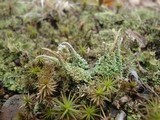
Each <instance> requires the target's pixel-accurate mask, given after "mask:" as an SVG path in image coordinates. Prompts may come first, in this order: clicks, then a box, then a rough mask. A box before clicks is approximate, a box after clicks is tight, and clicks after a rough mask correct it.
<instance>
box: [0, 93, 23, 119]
mask: <svg viewBox="0 0 160 120" xmlns="http://www.w3.org/2000/svg"><path fill="white" fill-rule="evenodd" d="M22 103H23V102H22V95H14V96H12V97H10V98H9V99H8V100H7V101H6V102H5V103H4V104H3V106H2V108H1V110H0V111H1V112H0V120H12V119H13V118H14V116H15V115H17V114H18V113H19V112H20V111H21V110H20V106H22Z"/></svg>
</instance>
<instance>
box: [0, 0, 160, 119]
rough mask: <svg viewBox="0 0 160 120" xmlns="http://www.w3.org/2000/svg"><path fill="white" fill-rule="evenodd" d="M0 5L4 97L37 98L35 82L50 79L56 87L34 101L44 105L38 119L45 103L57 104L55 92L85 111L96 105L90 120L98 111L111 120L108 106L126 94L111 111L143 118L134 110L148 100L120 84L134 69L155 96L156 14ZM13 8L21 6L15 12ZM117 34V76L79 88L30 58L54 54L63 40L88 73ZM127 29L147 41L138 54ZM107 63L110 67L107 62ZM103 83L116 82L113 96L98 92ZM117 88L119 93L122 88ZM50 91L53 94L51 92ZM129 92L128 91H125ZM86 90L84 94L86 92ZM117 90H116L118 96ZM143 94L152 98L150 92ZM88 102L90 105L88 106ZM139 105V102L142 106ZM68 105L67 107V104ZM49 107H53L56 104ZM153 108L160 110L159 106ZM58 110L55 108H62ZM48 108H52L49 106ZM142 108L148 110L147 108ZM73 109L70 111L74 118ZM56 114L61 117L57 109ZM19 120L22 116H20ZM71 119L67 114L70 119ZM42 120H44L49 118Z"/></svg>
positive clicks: (159, 48)
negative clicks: (126, 99)
mask: <svg viewBox="0 0 160 120" xmlns="http://www.w3.org/2000/svg"><path fill="white" fill-rule="evenodd" d="M0 3H2V4H0V5H1V7H0V51H1V52H0V81H1V83H2V88H4V89H6V90H7V91H5V92H8V91H9V92H13V94H14V93H24V94H27V93H29V94H34V95H35V96H34V99H38V97H37V96H38V95H39V94H40V91H41V88H39V86H40V82H39V81H40V80H41V79H44V78H47V79H54V81H56V84H57V85H56V86H54V85H53V84H52V83H50V82H48V84H50V85H51V89H50V90H51V92H53V94H50V92H48V91H47V93H46V95H43V97H44V98H41V99H44V100H42V101H40V102H42V103H43V104H46V106H45V107H44V108H45V111H41V110H40V109H38V110H39V111H40V112H42V115H43V117H44V116H45V115H46V114H47V112H46V111H48V110H49V109H51V108H50V107H49V104H50V103H49V102H50V101H51V99H52V98H53V99H55V98H58V99H59V100H61V97H60V93H62V94H63V95H64V94H65V96H70V94H72V95H73V94H76V96H79V97H80V98H79V100H78V102H77V103H78V104H85V105H86V106H87V105H92V106H96V105H97V104H98V105H97V106H98V107H97V106H96V107H97V108H96V109H95V110H93V111H96V113H94V114H95V116H94V115H93V118H94V119H98V118H99V116H98V115H97V114H99V115H101V116H104V113H103V112H104V111H105V113H106V116H108V117H111V118H113V117H114V116H113V115H111V113H110V111H111V109H113V107H115V106H116V107H117V106H118V104H116V105H113V104H114V102H115V101H116V100H119V99H120V98H122V97H123V96H125V95H127V96H129V97H130V98H131V99H132V100H131V101H129V102H128V105H122V106H121V105H120V104H119V105H120V108H118V107H117V108H114V110H115V109H116V110H124V111H127V117H128V119H129V120H134V119H144V118H143V115H141V114H140V113H142V114H147V113H145V112H144V111H146V110H144V111H143V112H144V113H143V112H141V111H140V110H141V109H140V110H139V107H141V106H145V105H148V103H147V100H146V99H148V100H149V99H150V97H149V98H145V99H143V97H142V98H139V96H138V95H137V94H139V93H138V92H137V91H135V90H133V89H136V88H134V85H133V86H132V85H130V83H123V82H125V81H123V80H122V79H129V78H128V74H129V72H130V70H131V69H134V70H136V71H137V73H138V74H139V78H140V79H141V80H142V81H143V82H144V83H146V84H148V85H149V86H150V87H152V88H153V89H154V90H155V91H156V92H157V94H160V86H159V85H160V81H159V80H160V62H159V59H160V28H159V27H160V14H159V12H158V11H156V10H154V9H148V8H137V9H127V10H126V9H125V8H120V9H118V11H116V10H115V11H114V10H110V9H106V8H103V7H99V6H94V5H77V6H74V8H72V10H71V11H68V12H66V13H64V15H60V14H61V13H59V12H58V10H57V11H56V10H53V11H50V10H46V11H41V10H39V8H37V9H36V8H35V9H34V5H33V6H32V7H31V8H28V7H29V6H30V3H29V2H27V3H25V4H24V3H23V2H19V1H13V2H7V1H1V2H0ZM19 5H21V7H18V6H19ZM120 29H121V31H120V33H119V36H118V37H119V38H118V39H121V38H123V39H124V41H123V42H122V47H121V55H122V56H121V57H122V58H121V60H122V66H123V68H122V69H121V73H120V74H119V73H118V75H117V74H112V76H105V77H104V76H103V75H102V76H101V75H100V76H98V75H97V76H96V75H95V76H94V77H93V80H92V82H91V84H89V85H88V84H86V83H85V82H83V81H81V82H82V83H81V82H80V83H77V82H75V79H74V78H72V75H68V73H67V72H66V71H65V70H64V69H63V68H62V67H59V66H58V65H57V64H55V63H53V64H52V63H50V62H49V63H48V62H45V61H36V60H35V58H36V56H38V55H41V54H43V53H44V52H43V51H42V50H41V48H43V47H46V48H50V49H52V50H53V51H57V46H58V45H59V44H60V43H62V42H64V41H65V42H69V43H70V44H71V45H72V46H73V48H74V49H75V50H76V51H77V53H79V54H80V55H81V56H82V58H84V59H85V60H86V61H88V63H89V67H90V68H93V67H94V65H93V64H94V63H95V62H96V61H97V60H98V58H100V56H103V55H104V54H108V55H111V56H112V55H113V53H112V52H113V51H112V50H110V48H112V47H113V46H114V45H115V44H113V43H114V41H115V39H116V38H115V37H116V35H117V34H118V31H119V30H120ZM128 29H131V30H132V31H136V32H137V33H138V34H140V35H141V36H143V37H145V39H147V41H148V44H147V45H146V46H145V48H143V49H141V48H140V47H139V45H138V44H137V43H136V42H131V41H132V40H131V38H130V37H128V35H127V34H126V31H127V30H128ZM139 49H141V51H140V53H141V54H140V55H139V56H138V57H135V56H134V55H135V53H138V52H139ZM106 52H108V53H106ZM44 54H47V53H44ZM70 57H71V56H68V54H64V55H63V59H65V61H67V62H70V60H68V59H70ZM111 59H112V57H111ZM108 60H109V59H108ZM109 62H113V60H112V61H109ZM111 64H112V63H111ZM105 65H106V64H105ZM71 70H72V69H71ZM112 70H113V69H112ZM46 71H49V72H46ZM110 71H111V70H110ZM144 71H146V72H144ZM103 72H104V71H103ZM103 72H102V73H103ZM73 73H74V71H73ZM70 74H72V72H70ZM107 75H108V74H107ZM46 76H47V77H46ZM48 76H50V78H48ZM104 79H112V80H115V81H118V82H116V85H113V86H112V84H111V86H112V87H113V89H112V90H113V93H110V92H108V93H103V92H104V91H103V89H102V90H101V89H99V86H100V87H101V86H103V80H104ZM52 85H53V86H52ZM57 86H58V87H57ZM120 86H121V87H122V88H123V87H124V88H123V89H122V88H121V87H120ZM52 87H53V89H54V90H52ZM112 87H111V88H112ZM132 87H133V89H131V88H132ZM83 88H84V89H83ZM88 89H89V91H90V92H88ZM115 89H116V90H115ZM85 90H86V91H85ZM114 90H115V91H114ZM117 90H118V91H119V93H118V94H117ZM86 92H87V95H88V94H89V97H87V98H85V97H83V95H84V96H86ZM105 92H107V91H105ZM96 93H97V94H98V95H99V94H101V93H102V94H101V95H100V98H97V99H100V100H101V101H102V102H105V104H106V105H107V107H106V106H103V110H102V108H101V110H97V109H99V106H100V105H99V104H100V103H101V101H99V102H100V103H97V102H98V101H96V98H94V97H95V96H97V95H96ZM5 94H6V93H4V92H1V93H0V96H2V99H4V98H3V96H4V95H5ZM142 95H144V94H141V96H142ZM147 95H149V96H152V93H148V94H147ZM153 96H154V95H153ZM106 97H107V99H106ZM64 99H65V97H64V96H63V97H62V100H64ZM70 99H72V98H69V99H68V101H70ZM108 99H109V100H108ZM90 100H91V101H92V102H89V101H90ZM47 101H48V102H47ZM95 101H96V102H95ZM142 101H145V102H144V103H142ZM65 102H67V101H65ZM70 102H73V99H72V100H71V101H70ZM77 103H76V104H77ZM96 103H97V104H96ZM31 104H32V105H31V107H33V108H34V109H35V106H36V104H37V102H35V100H33V101H32V103H31ZM55 104H56V105H57V106H58V105H59V102H56V103H55ZM64 104H65V103H64ZM66 104H69V103H66ZM74 104H75V102H74ZM74 104H73V106H72V105H71V106H70V107H73V109H76V110H77V105H75V106H74ZM157 104H158V105H160V104H159V103H157ZM61 105H62V104H60V107H62V106H61ZM51 106H52V107H54V105H51ZM27 107H28V106H27ZM93 108H94V107H93ZM143 108H145V107H143ZM61 109H62V108H61ZM105 109H106V110H105ZM147 109H150V108H149V107H148V108H147ZM151 109H152V107H151ZM158 109H159V108H158ZM76 110H75V111H72V112H73V113H74V112H75V113H76V112H77V111H76ZM30 112H31V113H32V114H33V116H30V117H33V118H34V117H37V116H38V115H37V114H36V113H34V112H32V111H30ZM54 112H55V111H53V113H54ZM61 112H62V114H63V110H62V111H61ZM139 112H140V113H139ZM77 113H78V112H77ZM55 114H56V115H55ZM55 114H53V118H56V117H57V116H60V115H59V114H58V115H57V113H56V112H55ZM66 114H67V113H66ZM23 115H26V113H25V114H23ZM47 115H49V113H48V114H47ZM54 115H55V116H54ZM68 115H70V113H68ZM75 115H77V114H75ZM66 116H67V115H66ZM66 116H65V115H64V116H60V118H62V119H63V117H64V119H65V117H66ZM73 116H74V115H71V118H72V117H73ZM153 116H154V115H153ZM43 117H42V118H43ZM154 117H155V116H154ZM73 118H74V117H73ZM76 118H77V117H76ZM149 118H150V116H149ZM46 119H49V117H48V118H46ZM67 119H68V118H67ZM157 120H158V119H157Z"/></svg>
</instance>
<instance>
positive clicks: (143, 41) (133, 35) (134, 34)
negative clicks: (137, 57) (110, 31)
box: [126, 29, 148, 48]
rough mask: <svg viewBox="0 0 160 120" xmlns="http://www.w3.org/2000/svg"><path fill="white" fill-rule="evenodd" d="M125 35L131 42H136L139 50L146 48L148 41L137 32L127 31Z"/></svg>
mask: <svg viewBox="0 0 160 120" xmlns="http://www.w3.org/2000/svg"><path fill="white" fill-rule="evenodd" d="M126 34H127V35H128V36H129V37H130V38H131V39H132V41H135V40H136V41H137V43H138V45H139V47H140V48H145V47H146V46H147V44H148V40H147V39H146V38H145V37H143V36H142V35H140V34H139V33H138V32H136V31H133V30H131V29H128V30H127V31H126Z"/></svg>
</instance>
